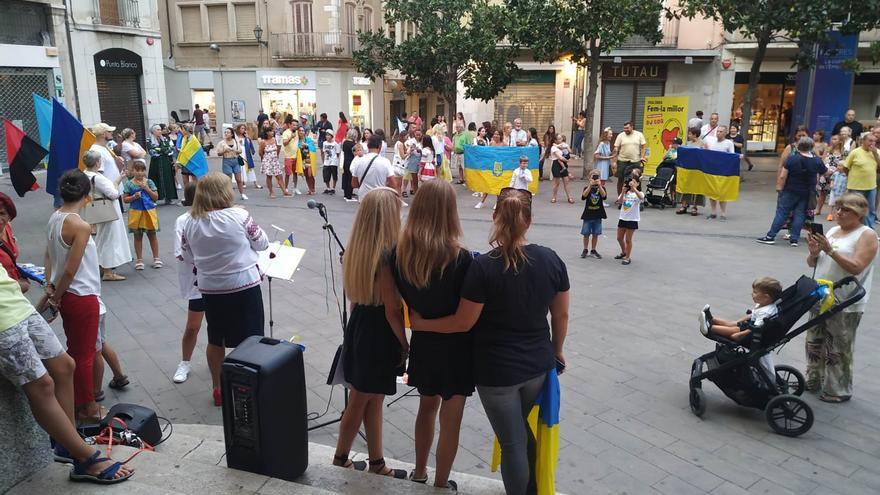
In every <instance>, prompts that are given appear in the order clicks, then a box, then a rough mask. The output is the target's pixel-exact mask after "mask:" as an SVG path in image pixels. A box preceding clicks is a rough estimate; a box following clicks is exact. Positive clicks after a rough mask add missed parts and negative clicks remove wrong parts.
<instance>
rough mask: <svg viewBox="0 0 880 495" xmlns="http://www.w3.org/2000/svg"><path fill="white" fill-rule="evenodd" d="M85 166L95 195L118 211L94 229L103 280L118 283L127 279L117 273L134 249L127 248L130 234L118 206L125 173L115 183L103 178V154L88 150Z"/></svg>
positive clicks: (84, 159)
mask: <svg viewBox="0 0 880 495" xmlns="http://www.w3.org/2000/svg"><path fill="white" fill-rule="evenodd" d="M83 163H85V165H86V169H85V174H86V176H87V177H88V178H89V180H90V181H92V182H93V184H94V192H93V194H94V195H95V196H104V197H105V198H107V199H110V200H112V201H113V206H114V208H115V209H116V217H117V218H116V220H112V221H110V222H105V223H99V224H97V225H96V226H95V231H96V234H95V244H96V245H97V247H98V264H99V265H101V280H103V281H105V282H116V281H119V280H125V277H124V276H122V275H120V274H118V273H116V272H114V271H113V269H114V268H116V267H117V266H121V265H124V264H126V263H129V262H130V261H131V250H130V249H129V246H128V232H127V230H126V225H125V222H124V221H123V218H122V209H121V208H120V206H119V201H117V199H118V198H119V183H120V182H121V181H122V180H123V179H125V175H124V174H119V177H118V178H117V179H116V183H115V184H114V183H113V181H111V180H110V179H108V178H107V177H104V176H103V175H102V174H100V173H99V172H98V167H99V166H100V165H101V154H100V153H99V152H97V151H94V150H91V151H87V152H86V154H85V155H83Z"/></svg>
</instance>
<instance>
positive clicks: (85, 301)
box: [61, 292, 99, 407]
mask: <svg viewBox="0 0 880 495" xmlns="http://www.w3.org/2000/svg"><path fill="white" fill-rule="evenodd" d="M98 311H99V307H98V296H96V295H88V296H78V295H76V294H74V293H72V292H65V293H64V295H63V296H62V297H61V323H62V326H63V327H64V335H65V336H67V353H68V354H70V357H72V358H73V361H74V362H75V363H76V368H75V369H74V371H73V402H74V405H75V406H76V407H80V406H82V405H85V404H89V403H92V402H95V390H94V378H93V377H92V366H93V365H94V362H95V342H97V340H98V319H99V316H98Z"/></svg>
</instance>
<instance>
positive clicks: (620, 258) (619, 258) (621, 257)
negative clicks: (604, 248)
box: [614, 253, 626, 260]
mask: <svg viewBox="0 0 880 495" xmlns="http://www.w3.org/2000/svg"><path fill="white" fill-rule="evenodd" d="M624 258H626V255H625V254H623V253H620V254H618V255H617V256H615V257H614V259H616V260H622V259H624Z"/></svg>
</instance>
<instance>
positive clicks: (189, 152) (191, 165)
mask: <svg viewBox="0 0 880 495" xmlns="http://www.w3.org/2000/svg"><path fill="white" fill-rule="evenodd" d="M177 163H179V164H181V165H183V166H184V167H186V169H187V170H189V171H190V172H192V173H193V175H195V176H196V177H202V176H203V175H205V174H207V173H208V157H207V156H206V155H205V150H203V149H202V143H200V142H199V140H198V139H196V138H195V137H194V136H191V137H190V139H189V141H187V142H186V144H184V145H183V148H181V150H180V153H178V154H177Z"/></svg>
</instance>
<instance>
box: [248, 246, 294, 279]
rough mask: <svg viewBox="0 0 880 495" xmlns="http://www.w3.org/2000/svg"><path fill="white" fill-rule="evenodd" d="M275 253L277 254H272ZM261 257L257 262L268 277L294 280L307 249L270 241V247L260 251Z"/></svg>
mask: <svg viewBox="0 0 880 495" xmlns="http://www.w3.org/2000/svg"><path fill="white" fill-rule="evenodd" d="M272 254H274V255H275V256H274V257H273V256H271V255H272ZM259 255H260V259H259V260H258V261H257V264H258V265H259V266H260V271H262V272H263V273H264V274H266V276H267V277H272V278H280V279H283V280H293V274H294V273H295V272H296V267H297V266H299V264H300V262H301V261H302V259H303V256H305V255H306V250H305V249H302V248H298V247H290V246H285V245H283V244H281V243H280V242H277V241H276V242H270V243H269V248H268V249H266V250H265V251H260V252H259Z"/></svg>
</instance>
